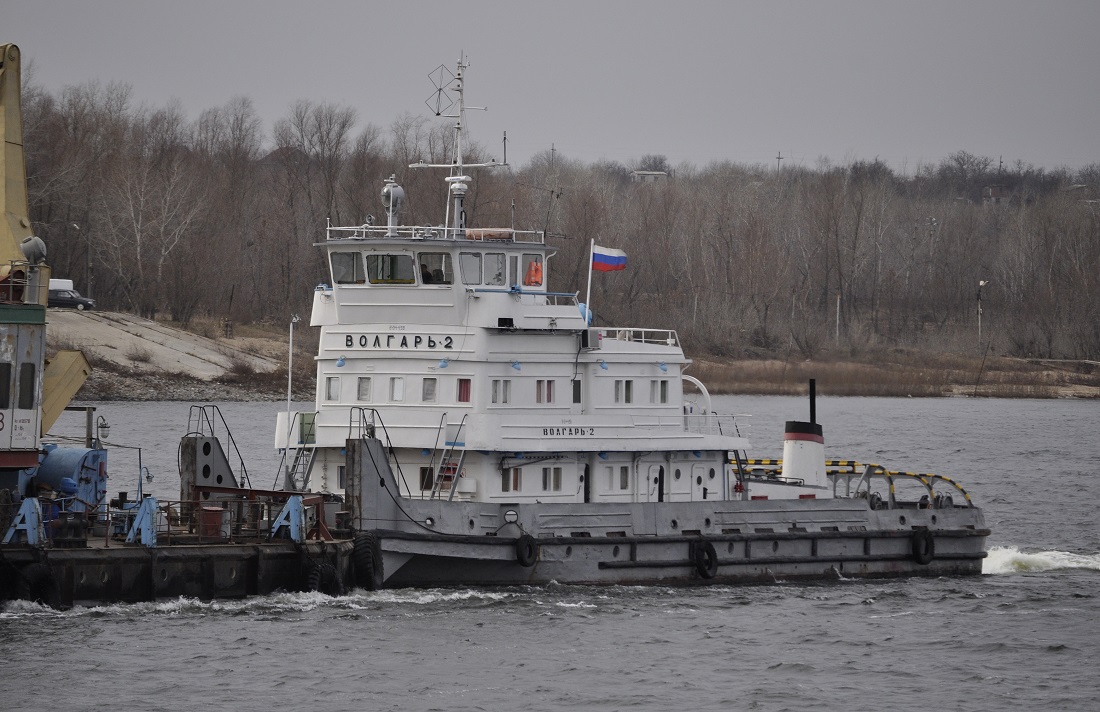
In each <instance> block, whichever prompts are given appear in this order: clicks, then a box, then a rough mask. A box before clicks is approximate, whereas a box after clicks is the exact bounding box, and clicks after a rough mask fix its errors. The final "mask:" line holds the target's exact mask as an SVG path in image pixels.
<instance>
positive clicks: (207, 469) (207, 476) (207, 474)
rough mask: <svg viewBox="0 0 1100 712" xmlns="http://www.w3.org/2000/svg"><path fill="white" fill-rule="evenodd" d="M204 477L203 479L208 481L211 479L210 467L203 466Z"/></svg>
mask: <svg viewBox="0 0 1100 712" xmlns="http://www.w3.org/2000/svg"><path fill="white" fill-rule="evenodd" d="M202 476H203V479H206V480H208V479H210V465H203V466H202Z"/></svg>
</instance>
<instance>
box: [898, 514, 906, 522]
mask: <svg viewBox="0 0 1100 712" xmlns="http://www.w3.org/2000/svg"><path fill="white" fill-rule="evenodd" d="M898 524H905V515H904V514H903V515H901V516H900V517H898Z"/></svg>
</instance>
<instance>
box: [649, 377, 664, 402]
mask: <svg viewBox="0 0 1100 712" xmlns="http://www.w3.org/2000/svg"><path fill="white" fill-rule="evenodd" d="M649 402H650V403H668V381H667V380H665V379H661V380H657V381H650V382H649Z"/></svg>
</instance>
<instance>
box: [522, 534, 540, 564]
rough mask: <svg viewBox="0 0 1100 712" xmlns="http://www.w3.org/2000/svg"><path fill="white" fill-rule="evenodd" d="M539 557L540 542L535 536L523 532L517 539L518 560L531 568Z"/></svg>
mask: <svg viewBox="0 0 1100 712" xmlns="http://www.w3.org/2000/svg"><path fill="white" fill-rule="evenodd" d="M538 559H539V544H538V542H537V541H535V537H533V536H531V535H530V534H523V535H521V536H520V537H519V538H518V539H516V561H517V562H519V565H520V566H523V567H525V568H530V567H531V566H534V565H535V562H536V561H538Z"/></svg>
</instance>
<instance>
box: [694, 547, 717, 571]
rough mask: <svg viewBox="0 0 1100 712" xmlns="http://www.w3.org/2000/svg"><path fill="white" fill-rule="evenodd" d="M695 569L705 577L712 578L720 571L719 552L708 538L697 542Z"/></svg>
mask: <svg viewBox="0 0 1100 712" xmlns="http://www.w3.org/2000/svg"><path fill="white" fill-rule="evenodd" d="M695 570H696V571H698V572H699V575H700V576H702V577H703V578H705V579H712V578H714V577H715V575H716V574H717V573H718V552H717V551H715V550H714V544H711V543H710V542H709V541H707V540H706V539H704V540H702V541H697V542H695Z"/></svg>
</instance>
